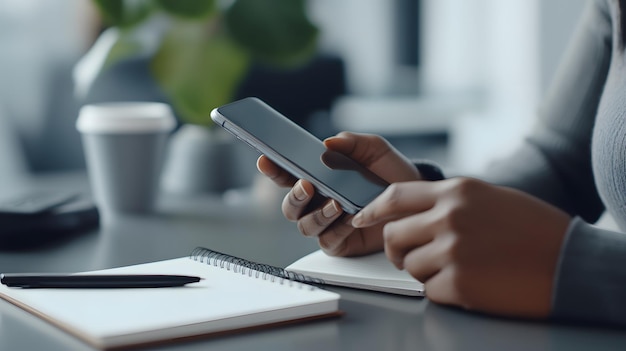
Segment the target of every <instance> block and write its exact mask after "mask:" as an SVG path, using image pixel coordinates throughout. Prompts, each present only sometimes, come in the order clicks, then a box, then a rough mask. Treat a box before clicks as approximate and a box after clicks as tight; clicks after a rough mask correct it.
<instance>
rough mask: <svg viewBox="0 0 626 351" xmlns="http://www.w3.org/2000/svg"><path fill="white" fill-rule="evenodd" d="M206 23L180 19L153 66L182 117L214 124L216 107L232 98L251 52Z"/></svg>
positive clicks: (159, 81)
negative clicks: (184, 21)
mask: <svg viewBox="0 0 626 351" xmlns="http://www.w3.org/2000/svg"><path fill="white" fill-rule="evenodd" d="M209 29H210V27H209V28H207V26H206V25H205V24H202V23H198V22H193V23H189V22H187V23H182V22H181V23H178V24H177V25H176V26H173V27H172V30H171V31H170V32H169V33H168V34H167V35H166V36H165V38H164V41H163V43H162V45H161V48H160V49H159V51H158V52H157V53H156V55H155V56H154V58H153V60H152V64H151V69H152V72H153V74H154V76H155V78H156V80H157V82H158V83H159V85H160V86H161V87H162V88H163V89H164V91H165V92H166V93H167V94H168V95H169V96H170V98H171V99H172V104H173V105H174V107H175V109H176V110H177V112H178V113H179V115H180V116H181V118H182V119H184V120H185V121H187V122H189V123H194V124H200V125H205V126H211V125H213V123H212V122H211V119H210V116H209V115H210V112H211V110H212V109H213V108H215V107H217V106H220V105H223V104H225V103H228V102H230V101H231V100H232V99H233V96H234V94H235V91H236V89H237V86H238V85H239V82H240V81H241V80H242V79H243V77H244V75H245V73H246V72H247V68H248V67H249V61H250V60H249V55H248V54H247V53H246V52H245V51H243V50H242V49H241V48H239V47H238V46H237V45H236V43H234V42H233V41H232V40H230V39H229V38H228V37H225V36H223V35H219V34H215V33H211V32H210V30H209Z"/></svg>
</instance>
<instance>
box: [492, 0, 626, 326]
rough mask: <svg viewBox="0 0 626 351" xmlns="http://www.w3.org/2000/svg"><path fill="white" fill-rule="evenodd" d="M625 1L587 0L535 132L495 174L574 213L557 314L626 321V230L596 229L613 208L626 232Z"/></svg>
mask: <svg viewBox="0 0 626 351" xmlns="http://www.w3.org/2000/svg"><path fill="white" fill-rule="evenodd" d="M625 30H626V1H618V0H593V1H589V3H588V4H587V8H586V10H585V12H584V15H583V18H582V19H581V23H580V24H579V26H578V29H577V32H576V34H575V36H574V40H573V42H572V43H571V45H570V48H569V49H568V51H567V53H566V56H565V59H564V62H562V64H561V66H560V68H559V71H558V73H557V76H556V79H555V81H554V83H553V85H552V86H551V88H550V90H549V92H548V95H547V96H546V99H545V101H544V104H543V105H542V108H541V110H540V118H539V121H538V123H537V126H536V128H535V129H534V130H533V133H531V136H529V137H527V138H526V139H525V142H524V145H523V146H522V147H521V148H520V149H519V150H518V151H517V153H516V155H515V156H514V157H511V158H508V159H507V161H500V162H497V163H495V164H494V165H493V167H491V168H490V169H489V172H488V173H487V174H488V177H487V179H488V180H490V181H492V182H495V183H498V184H502V185H507V186H511V187H514V188H518V189H521V190H523V191H526V192H528V193H530V194H533V195H535V196H537V197H539V198H541V199H543V200H545V201H547V202H549V203H551V204H553V205H556V206H558V207H559V208H561V209H563V210H565V211H567V212H568V213H570V214H571V215H572V216H573V218H574V219H573V220H572V222H571V223H570V226H569V229H568V233H567V235H566V238H565V242H564V244H563V247H562V251H561V256H560V258H559V266H558V269H557V277H556V280H555V282H554V284H555V285H554V296H553V304H552V315H553V317H554V318H557V319H561V320H568V321H577V322H580V321H585V322H594V323H611V324H618V325H622V326H626V234H624V233H621V232H611V231H608V230H602V229H599V228H598V227H595V226H593V225H592V224H590V223H594V222H595V221H596V220H597V219H598V218H599V216H600V215H601V214H602V213H603V212H604V211H605V210H606V211H608V212H609V213H610V214H611V215H612V216H613V217H614V218H615V221H616V222H617V224H618V226H619V228H620V231H623V232H626V53H625V50H626V48H625V44H626V33H625Z"/></svg>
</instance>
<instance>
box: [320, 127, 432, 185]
mask: <svg viewBox="0 0 626 351" xmlns="http://www.w3.org/2000/svg"><path fill="white" fill-rule="evenodd" d="M324 145H325V146H326V147H327V148H328V149H330V150H333V151H337V152H339V153H342V154H344V155H346V156H348V157H350V158H351V159H353V160H355V161H356V162H358V163H360V164H361V165H363V166H365V167H367V168H368V169H370V170H371V171H372V172H374V173H376V174H377V175H378V176H379V177H381V178H383V179H385V180H386V181H388V182H389V183H394V182H402V181H411V180H416V179H420V175H419V172H418V171H417V168H415V166H413V164H412V163H411V162H410V161H409V160H408V159H407V158H406V157H405V156H404V155H402V154H401V153H400V152H399V151H398V150H396V149H395V148H394V147H393V146H392V145H391V144H390V143H389V142H388V141H387V140H386V139H385V138H383V137H381V136H379V135H374V134H360V133H352V132H341V133H339V134H337V135H336V136H334V137H330V138H328V139H326V140H324Z"/></svg>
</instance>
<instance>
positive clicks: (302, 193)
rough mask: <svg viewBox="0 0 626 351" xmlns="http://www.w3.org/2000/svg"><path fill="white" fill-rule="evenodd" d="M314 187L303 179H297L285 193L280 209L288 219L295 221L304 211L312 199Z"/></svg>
mask: <svg viewBox="0 0 626 351" xmlns="http://www.w3.org/2000/svg"><path fill="white" fill-rule="evenodd" d="M314 193H315V189H314V188H313V185H312V184H311V183H309V182H308V181H306V180H304V179H300V180H298V181H297V182H296V183H295V184H294V185H293V187H292V188H291V190H289V192H288V193H287V195H285V197H284V198H283V203H282V206H281V208H282V211H283V214H284V215H285V218H287V219H288V220H290V221H297V220H298V219H300V217H302V215H303V214H304V213H306V212H307V211H306V209H307V207H308V206H309V204H310V203H311V201H312V200H313V194H314Z"/></svg>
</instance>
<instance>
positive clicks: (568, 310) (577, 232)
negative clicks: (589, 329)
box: [552, 217, 626, 326]
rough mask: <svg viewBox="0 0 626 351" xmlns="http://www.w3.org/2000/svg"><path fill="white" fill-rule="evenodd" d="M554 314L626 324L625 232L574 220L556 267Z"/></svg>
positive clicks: (562, 317)
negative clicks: (617, 231)
mask: <svg viewBox="0 0 626 351" xmlns="http://www.w3.org/2000/svg"><path fill="white" fill-rule="evenodd" d="M552 317H553V318H555V319H558V320H564V321H568V322H592V323H602V324H616V325H621V326H626V234H622V233H616V232H612V231H609V230H604V229H600V228H598V227H595V226H593V225H590V224H588V223H586V222H584V221H583V220H582V219H581V218H579V217H576V218H574V219H573V220H572V222H571V223H570V226H569V228H568V232H567V234H566V237H565V242H564V244H563V247H562V251H561V256H560V258H559V263H558V267H557V274H556V280H555V289H554V295H553V301H552Z"/></svg>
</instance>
